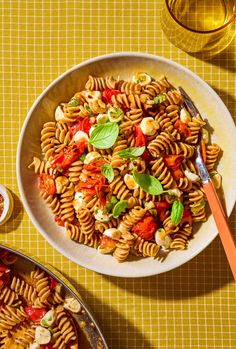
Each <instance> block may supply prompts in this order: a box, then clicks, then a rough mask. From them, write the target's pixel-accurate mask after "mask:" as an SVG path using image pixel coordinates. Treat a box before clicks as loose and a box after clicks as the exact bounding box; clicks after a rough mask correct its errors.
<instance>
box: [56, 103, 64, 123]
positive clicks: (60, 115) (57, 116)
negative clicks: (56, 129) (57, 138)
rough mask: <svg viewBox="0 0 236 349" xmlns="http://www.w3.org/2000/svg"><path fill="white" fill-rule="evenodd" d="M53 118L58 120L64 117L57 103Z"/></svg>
mask: <svg viewBox="0 0 236 349" xmlns="http://www.w3.org/2000/svg"><path fill="white" fill-rule="evenodd" d="M55 119H56V121H60V120H62V119H65V116H64V113H63V111H62V108H61V106H60V105H58V107H57V108H56V110H55Z"/></svg>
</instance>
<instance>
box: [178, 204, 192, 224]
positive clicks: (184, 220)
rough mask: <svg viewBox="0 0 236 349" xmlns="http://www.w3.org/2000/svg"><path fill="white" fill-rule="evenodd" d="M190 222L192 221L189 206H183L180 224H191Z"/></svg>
mask: <svg viewBox="0 0 236 349" xmlns="http://www.w3.org/2000/svg"><path fill="white" fill-rule="evenodd" d="M192 222H193V217H192V213H191V211H190V209H189V208H185V209H184V213H183V216H182V219H181V222H180V225H183V224H185V223H188V224H192Z"/></svg>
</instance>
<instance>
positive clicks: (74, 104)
mask: <svg viewBox="0 0 236 349" xmlns="http://www.w3.org/2000/svg"><path fill="white" fill-rule="evenodd" d="M78 105H79V101H78V100H77V99H74V98H72V99H71V100H70V102H69V103H68V107H77V106H78Z"/></svg>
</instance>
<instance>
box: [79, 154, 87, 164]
mask: <svg viewBox="0 0 236 349" xmlns="http://www.w3.org/2000/svg"><path fill="white" fill-rule="evenodd" d="M85 158H86V154H82V155H81V156H80V157H79V159H80V161H83V162H84V159H85Z"/></svg>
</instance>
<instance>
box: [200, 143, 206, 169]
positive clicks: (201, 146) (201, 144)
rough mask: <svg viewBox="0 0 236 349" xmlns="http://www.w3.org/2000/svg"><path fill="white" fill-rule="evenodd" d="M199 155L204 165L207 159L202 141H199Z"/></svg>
mask: <svg viewBox="0 0 236 349" xmlns="http://www.w3.org/2000/svg"><path fill="white" fill-rule="evenodd" d="M200 153H201V156H202V160H203V161H204V162H205V163H206V159H207V156H206V143H205V142H204V140H203V139H201V141H200Z"/></svg>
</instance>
